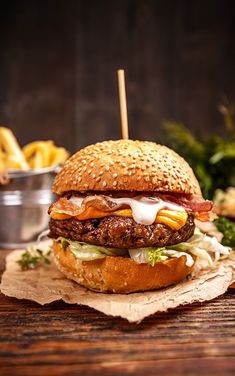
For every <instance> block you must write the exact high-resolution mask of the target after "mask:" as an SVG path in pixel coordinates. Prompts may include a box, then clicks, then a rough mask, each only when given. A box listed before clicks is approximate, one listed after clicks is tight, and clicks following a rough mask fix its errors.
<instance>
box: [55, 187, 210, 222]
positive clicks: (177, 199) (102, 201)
mask: <svg viewBox="0 0 235 376" xmlns="http://www.w3.org/2000/svg"><path fill="white" fill-rule="evenodd" d="M154 196H155V197H159V198H160V199H162V200H164V201H169V202H173V203H176V204H178V205H181V206H183V207H184V208H185V209H186V210H187V211H192V212H194V213H195V215H196V217H197V218H198V219H200V220H201V221H205V220H208V219H209V214H208V212H209V211H210V210H211V209H212V206H213V204H212V202H211V201H207V200H204V199H203V198H201V197H199V196H189V195H188V196H187V197H186V196H182V195H173V194H172V195H171V194H167V193H166V194H164V193H159V194H155V195H154ZM89 207H93V208H95V209H98V210H101V211H106V212H113V211H116V210H119V209H121V208H122V209H123V208H128V206H127V205H124V204H116V203H113V202H111V201H109V200H108V198H107V197H104V196H103V195H93V196H86V197H84V199H83V202H82V205H81V207H80V206H78V205H75V204H74V203H72V202H71V201H69V200H68V199H67V198H66V197H61V198H59V199H58V200H57V201H56V202H54V203H53V204H52V205H51V206H50V208H49V210H48V213H49V214H50V213H51V212H52V211H56V212H57V213H61V214H67V215H70V216H78V215H80V214H81V213H82V212H84V211H85V210H87V208H89Z"/></svg>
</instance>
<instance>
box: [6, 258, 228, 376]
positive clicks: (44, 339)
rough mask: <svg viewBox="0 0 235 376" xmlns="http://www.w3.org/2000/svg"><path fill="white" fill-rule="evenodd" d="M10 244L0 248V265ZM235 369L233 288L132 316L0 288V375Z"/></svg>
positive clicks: (220, 371)
mask: <svg viewBox="0 0 235 376" xmlns="http://www.w3.org/2000/svg"><path fill="white" fill-rule="evenodd" d="M6 254H7V251H0V271H1V273H2V271H3V269H4V260H5V256H6ZM145 373H146V374H147V375H148V376H149V375H158V374H161V375H174V376H175V375H222V376H223V375H235V290H234V289H230V290H229V291H228V292H227V293H226V294H225V295H224V296H222V297H220V298H217V299H215V300H213V301H211V302H208V303H206V304H194V305H193V306H185V307H181V308H177V309H174V310H172V311H170V312H168V313H162V314H155V315H153V316H151V317H149V318H147V319H145V320H144V321H143V322H142V323H141V324H139V325H137V324H129V323H128V322H127V321H125V320H123V319H119V318H113V317H108V316H105V315H104V314H102V313H99V312H97V311H95V310H93V309H90V308H87V307H84V306H77V305H68V304H65V303H62V302H57V303H53V304H50V305H47V306H39V305H38V304H36V303H33V302H29V301H23V300H17V299H14V298H8V297H5V296H4V295H2V294H1V295H0V375H1V376H4V375H31V376H34V375H56V376H59V375H70V376H71V375H80V374H81V375H104V376H105V375H122V374H127V375H136V376H138V375H145Z"/></svg>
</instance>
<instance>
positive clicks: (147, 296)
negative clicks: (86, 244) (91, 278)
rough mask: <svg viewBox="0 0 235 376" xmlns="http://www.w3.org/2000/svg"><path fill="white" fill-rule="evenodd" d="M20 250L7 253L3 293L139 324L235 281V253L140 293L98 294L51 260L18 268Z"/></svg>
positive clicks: (215, 293)
mask: <svg viewBox="0 0 235 376" xmlns="http://www.w3.org/2000/svg"><path fill="white" fill-rule="evenodd" d="M22 252H24V251H22V250H16V251H13V252H11V253H10V254H9V255H8V256H7V260H6V270H5V272H4V273H3V276H2V282H1V285H0V289H1V291H2V293H3V294H5V295H7V296H11V297H15V298H18V299H29V300H33V301H35V302H37V303H39V304H47V303H51V302H54V301H56V300H59V299H62V300H63V301H64V302H66V303H71V304H74V303H76V304H83V305H86V306H88V307H92V308H95V309H96V310H98V311H101V312H103V313H105V314H106V315H112V316H120V317H123V318H125V319H127V320H128V321H129V322H137V323H139V322H140V321H141V320H143V319H144V318H145V317H147V316H149V315H151V314H153V313H156V312H164V311H167V310H168V309H170V308H175V307H177V306H179V305H184V304H190V303H193V302H203V301H206V300H211V299H214V298H216V297H217V296H219V295H222V294H223V293H224V292H225V291H226V290H227V289H228V287H229V286H230V285H231V284H232V283H234V282H235V253H233V254H232V256H231V257H230V258H229V259H226V260H223V261H220V262H219V263H218V264H217V266H216V267H214V268H213V269H210V270H204V271H200V272H198V274H197V275H196V276H194V277H191V278H188V279H186V280H184V281H182V282H181V283H179V284H177V285H176V286H171V287H167V288H164V289H161V290H158V291H150V292H144V293H142V292H141V293H133V294H129V295H121V294H100V293H96V292H92V291H89V290H87V289H85V288H83V287H81V286H79V285H78V284H76V283H75V282H73V281H71V280H68V279H67V278H65V277H64V276H63V275H62V274H61V272H60V271H59V270H58V269H57V268H56V266H55V264H54V262H53V261H52V263H51V264H50V265H45V266H40V267H38V268H36V269H34V270H29V271H21V270H20V267H19V265H18V264H17V263H16V261H17V260H19V259H20V257H21V254H22Z"/></svg>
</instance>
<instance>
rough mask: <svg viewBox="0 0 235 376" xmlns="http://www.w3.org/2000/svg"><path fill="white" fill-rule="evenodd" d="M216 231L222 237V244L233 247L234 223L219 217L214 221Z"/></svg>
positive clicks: (234, 239) (234, 245) (234, 244)
mask: <svg viewBox="0 0 235 376" xmlns="http://www.w3.org/2000/svg"><path fill="white" fill-rule="evenodd" d="M214 223H215V225H216V227H217V229H218V230H219V231H220V232H222V234H223V235H224V237H223V239H222V244H223V245H226V246H228V247H235V223H234V222H232V221H230V220H229V219H228V218H225V217H220V218H218V219H216V220H215V221H214Z"/></svg>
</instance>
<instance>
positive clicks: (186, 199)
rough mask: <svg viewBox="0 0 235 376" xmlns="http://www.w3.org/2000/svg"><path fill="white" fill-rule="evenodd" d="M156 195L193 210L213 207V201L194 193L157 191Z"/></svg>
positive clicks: (199, 210)
mask: <svg viewBox="0 0 235 376" xmlns="http://www.w3.org/2000/svg"><path fill="white" fill-rule="evenodd" d="M157 197H159V198H161V199H162V200H165V201H170V202H174V203H175V204H178V205H181V206H183V207H184V208H185V209H187V210H190V211H193V212H208V211H210V210H211V209H212V207H213V202H212V201H209V200H204V199H203V198H202V197H201V196H196V195H187V196H181V195H173V194H172V195H171V194H168V193H158V194H157Z"/></svg>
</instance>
